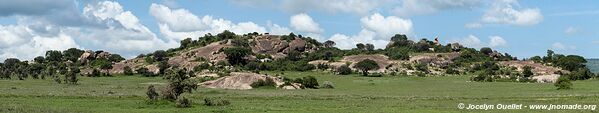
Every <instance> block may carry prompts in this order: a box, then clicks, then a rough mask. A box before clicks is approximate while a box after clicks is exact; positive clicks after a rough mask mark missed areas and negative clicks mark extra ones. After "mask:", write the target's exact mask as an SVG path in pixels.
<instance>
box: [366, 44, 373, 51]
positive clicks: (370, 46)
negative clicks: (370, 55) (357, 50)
mask: <svg viewBox="0 0 599 113" xmlns="http://www.w3.org/2000/svg"><path fill="white" fill-rule="evenodd" d="M365 47H366V50H367V51H374V45H372V44H366V45H365Z"/></svg>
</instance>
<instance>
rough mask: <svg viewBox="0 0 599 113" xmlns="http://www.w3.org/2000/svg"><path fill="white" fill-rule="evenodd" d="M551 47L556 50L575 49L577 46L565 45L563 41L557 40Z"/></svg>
mask: <svg viewBox="0 0 599 113" xmlns="http://www.w3.org/2000/svg"><path fill="white" fill-rule="evenodd" d="M551 48H552V49H554V50H575V49H576V46H573V45H565V44H563V43H561V42H555V43H553V44H551Z"/></svg>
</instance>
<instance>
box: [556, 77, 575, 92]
mask: <svg viewBox="0 0 599 113" xmlns="http://www.w3.org/2000/svg"><path fill="white" fill-rule="evenodd" d="M554 85H555V87H557V90H562V89H572V83H571V82H570V77H569V76H565V75H564V76H560V77H559V78H558V79H557V81H556V82H555V84H554Z"/></svg>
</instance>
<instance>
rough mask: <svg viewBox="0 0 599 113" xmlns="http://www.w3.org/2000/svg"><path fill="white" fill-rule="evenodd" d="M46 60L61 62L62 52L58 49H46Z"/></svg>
mask: <svg viewBox="0 0 599 113" xmlns="http://www.w3.org/2000/svg"><path fill="white" fill-rule="evenodd" d="M46 60H48V61H55V62H60V61H62V53H61V52H60V51H56V50H50V51H46Z"/></svg>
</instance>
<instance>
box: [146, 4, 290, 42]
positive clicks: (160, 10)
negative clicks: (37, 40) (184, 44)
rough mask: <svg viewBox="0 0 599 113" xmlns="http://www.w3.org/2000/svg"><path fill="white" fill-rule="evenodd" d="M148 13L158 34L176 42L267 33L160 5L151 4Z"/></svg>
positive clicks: (248, 24) (251, 25) (254, 26)
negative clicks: (154, 23)
mask: <svg viewBox="0 0 599 113" xmlns="http://www.w3.org/2000/svg"><path fill="white" fill-rule="evenodd" d="M149 12H150V15H152V16H153V17H154V18H156V20H157V22H158V28H159V29H160V33H161V34H162V35H164V37H166V38H168V39H174V40H177V41H178V40H182V39H184V38H188V37H199V36H204V34H207V33H211V34H217V33H221V32H223V31H224V30H229V31H231V32H234V33H238V34H245V33H250V32H267V30H266V28H264V27H262V26H260V25H258V24H255V23H253V22H240V23H234V22H232V21H229V20H225V19H222V18H218V19H217V18H214V17H212V16H210V15H204V16H202V17H201V18H200V17H198V16H196V15H195V14H192V13H191V12H189V11H188V10H186V9H171V8H169V7H167V6H165V5H161V4H152V5H151V6H150V11H149ZM277 26H278V25H277ZM273 27H275V26H274V25H273Z"/></svg>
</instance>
